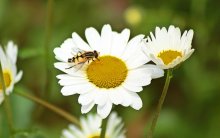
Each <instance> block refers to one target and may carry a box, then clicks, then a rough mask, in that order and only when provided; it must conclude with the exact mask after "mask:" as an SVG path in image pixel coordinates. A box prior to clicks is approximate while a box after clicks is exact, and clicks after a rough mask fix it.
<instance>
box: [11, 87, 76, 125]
mask: <svg viewBox="0 0 220 138" xmlns="http://www.w3.org/2000/svg"><path fill="white" fill-rule="evenodd" d="M15 93H16V94H18V95H20V96H22V97H25V98H27V99H29V100H32V101H34V102H36V103H38V104H40V105H42V106H44V107H46V108H48V109H50V110H51V111H53V112H55V113H57V114H58V115H60V116H62V117H64V118H65V119H66V120H68V121H70V122H71V123H74V124H76V125H78V126H80V123H79V121H78V120H77V119H76V118H75V117H74V116H72V115H71V114H69V113H67V112H66V111H64V110H62V109H60V108H58V107H56V106H54V105H52V104H50V103H48V102H47V101H44V100H42V99H39V98H38V97H35V96H33V95H31V94H27V93H24V92H19V91H15Z"/></svg>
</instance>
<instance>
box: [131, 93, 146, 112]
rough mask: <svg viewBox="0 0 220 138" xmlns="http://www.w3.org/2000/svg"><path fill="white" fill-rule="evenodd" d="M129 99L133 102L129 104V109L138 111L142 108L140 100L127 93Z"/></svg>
mask: <svg viewBox="0 0 220 138" xmlns="http://www.w3.org/2000/svg"><path fill="white" fill-rule="evenodd" d="M129 94H130V95H131V97H132V98H133V100H132V101H133V102H132V104H131V107H132V108H134V109H135V110H140V108H141V107H142V106H143V103H142V100H141V98H140V97H139V96H138V95H137V94H136V93H131V92H130V93H129Z"/></svg>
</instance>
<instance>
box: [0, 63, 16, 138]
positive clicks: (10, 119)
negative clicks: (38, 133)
mask: <svg viewBox="0 0 220 138" xmlns="http://www.w3.org/2000/svg"><path fill="white" fill-rule="evenodd" d="M0 84H1V85H2V91H3V95H4V108H5V112H6V116H7V121H8V125H9V130H10V134H13V132H14V125H13V124H14V123H13V117H12V111H11V105H10V101H9V98H8V95H7V94H6V86H5V80H4V76H3V69H2V64H1V62H0Z"/></svg>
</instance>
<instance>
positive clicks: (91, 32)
mask: <svg viewBox="0 0 220 138" xmlns="http://www.w3.org/2000/svg"><path fill="white" fill-rule="evenodd" d="M85 35H86V39H87V41H88V43H89V45H90V46H91V48H92V49H93V50H97V51H100V48H101V37H100V35H99V33H98V32H97V30H96V29H95V28H93V27H89V28H87V29H86V31H85Z"/></svg>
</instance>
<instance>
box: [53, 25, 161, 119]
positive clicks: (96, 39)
mask: <svg viewBox="0 0 220 138" xmlns="http://www.w3.org/2000/svg"><path fill="white" fill-rule="evenodd" d="M85 34H86V39H87V41H88V43H89V44H87V43H86V42H84V41H83V40H82V39H81V38H80V37H79V36H78V34H77V33H73V34H72V38H69V39H67V40H66V41H65V42H64V43H63V44H62V45H61V47H60V48H55V49H54V53H55V55H56V58H57V59H58V60H60V61H61V62H58V63H55V67H56V68H58V69H59V70H61V71H63V72H65V73H66V74H62V75H58V76H57V78H58V79H60V81H59V83H60V85H62V86H63V88H62V90H61V92H62V94H63V95H65V96H68V95H73V94H80V96H79V99H78V102H79V103H80V104H81V105H82V108H81V111H82V113H87V112H89V111H90V110H91V109H92V107H93V106H94V105H95V104H97V112H98V114H99V115H100V116H101V117H102V118H105V117H107V116H108V114H109V113H110V111H111V109H112V104H115V105H118V104H121V105H123V106H126V107H127V106H131V107H133V108H134V109H136V110H139V109H140V108H141V107H142V101H141V98H140V97H139V96H138V94H137V92H140V91H142V90H143V88H142V87H143V86H146V85H149V84H150V83H151V80H152V79H154V78H158V77H161V76H163V73H164V72H163V70H162V69H160V68H158V67H157V66H155V65H149V64H148V65H144V64H146V63H147V62H148V61H149V59H148V58H147V57H146V56H145V54H144V53H143V51H142V50H141V45H143V41H142V39H143V38H144V36H143V35H138V36H136V37H134V38H132V39H131V40H130V41H129V36H130V30H128V29H124V30H123V31H122V32H121V33H117V32H114V31H112V29H111V26H110V25H104V27H103V28H102V31H101V35H99V33H98V32H97V31H96V30H95V29H94V28H91V27H90V28H87V29H86V31H85ZM88 62H90V63H88Z"/></svg>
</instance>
